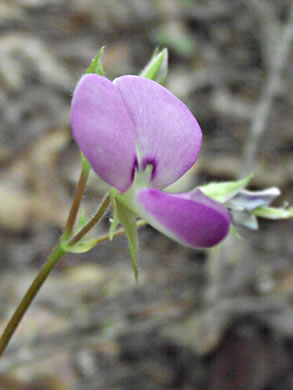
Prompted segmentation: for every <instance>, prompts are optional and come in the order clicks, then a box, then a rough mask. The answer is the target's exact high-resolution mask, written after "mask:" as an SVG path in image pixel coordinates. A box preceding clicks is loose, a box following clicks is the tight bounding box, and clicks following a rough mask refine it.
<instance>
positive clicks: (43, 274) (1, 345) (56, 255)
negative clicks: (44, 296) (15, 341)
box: [0, 244, 65, 356]
mask: <svg viewBox="0 0 293 390" xmlns="http://www.w3.org/2000/svg"><path fill="white" fill-rule="evenodd" d="M64 253H65V252H64V250H63V249H62V247H61V244H58V245H57V247H56V248H55V249H54V251H53V253H52V254H51V256H50V257H49V258H48V260H47V261H46V263H45V264H44V265H43V266H42V268H41V269H40V272H39V273H38V275H37V276H36V278H35V279H34V281H33V282H32V284H31V286H30V287H29V289H28V290H27V292H26V294H25V296H24V297H23V298H22V300H21V301H20V303H19V305H18V307H17V309H16V310H15V312H14V314H13V316H12V317H11V319H10V321H9V322H8V324H7V326H6V328H5V330H4V332H3V334H2V336H1V339H0V356H1V355H2V354H3V352H4V351H5V348H6V347H7V345H8V343H9V341H10V339H11V337H12V336H13V334H14V332H15V331H16V329H17V327H18V325H19V323H20V321H21V320H22V317H23V316H24V314H25V312H26V311H27V309H28V308H29V306H30V305H31V303H32V301H33V299H34V298H35V296H36V295H37V293H38V291H39V290H40V288H41V286H42V285H43V283H44V282H45V280H46V279H47V277H48V275H49V274H50V272H51V271H52V269H53V268H54V267H55V265H56V264H57V263H58V261H59V260H60V259H61V257H62V256H63V255H64Z"/></svg>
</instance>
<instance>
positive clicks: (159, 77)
mask: <svg viewBox="0 0 293 390" xmlns="http://www.w3.org/2000/svg"><path fill="white" fill-rule="evenodd" d="M167 73H168V50H167V49H163V50H161V51H160V52H159V53H158V50H157V49H156V50H155V52H154V54H153V56H152V58H151V60H150V62H149V63H148V64H147V65H146V66H145V67H144V69H143V70H142V71H141V73H140V76H141V77H145V78H147V79H151V80H154V81H156V82H158V83H160V84H162V83H163V82H164V81H165V79H166V77H167Z"/></svg>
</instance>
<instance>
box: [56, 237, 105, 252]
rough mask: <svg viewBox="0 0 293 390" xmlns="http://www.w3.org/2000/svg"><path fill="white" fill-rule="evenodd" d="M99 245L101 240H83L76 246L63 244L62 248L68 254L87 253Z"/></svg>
mask: <svg viewBox="0 0 293 390" xmlns="http://www.w3.org/2000/svg"><path fill="white" fill-rule="evenodd" d="M98 243H99V239H96V238H92V239H90V240H81V241H78V242H77V243H76V244H74V245H70V246H69V245H67V244H66V243H62V248H63V249H64V251H65V252H67V253H85V252H88V251H90V250H91V249H93V248H94V247H95V246H96V245H97V244H98Z"/></svg>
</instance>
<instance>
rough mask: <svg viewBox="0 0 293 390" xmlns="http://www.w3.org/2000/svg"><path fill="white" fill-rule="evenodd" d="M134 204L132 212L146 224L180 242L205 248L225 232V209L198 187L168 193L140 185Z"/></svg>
mask: <svg viewBox="0 0 293 390" xmlns="http://www.w3.org/2000/svg"><path fill="white" fill-rule="evenodd" d="M135 204H136V212H137V213H138V214H139V215H140V216H141V217H142V218H144V219H145V220H146V221H147V222H148V223H149V224H150V225H152V226H153V227H155V228H156V229H158V230H159V231H161V232H162V233H164V234H166V235H167V236H169V237H171V238H172V239H175V240H176V241H178V242H179V243H181V244H183V245H187V246H191V247H195V248H208V247H211V246H214V245H216V244H218V243H219V242H220V241H222V240H223V239H224V238H225V237H226V235H227V234H228V232H229V225H230V222H231V216H230V213H229V211H228V210H227V209H226V208H225V207H223V206H222V205H220V204H219V203H217V202H215V201H214V200H212V199H210V198H208V197H206V196H205V195H204V194H203V193H202V192H201V191H200V190H195V191H193V192H189V193H182V194H170V193H167V192H163V191H160V190H156V189H149V188H142V189H140V190H138V191H137V193H136V203H135Z"/></svg>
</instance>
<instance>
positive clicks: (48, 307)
mask: <svg viewBox="0 0 293 390" xmlns="http://www.w3.org/2000/svg"><path fill="white" fill-rule="evenodd" d="M292 31H293V4H292V1H290V0H282V1H278V2H277V1H274V0H245V1H244V0H234V1H231V0H218V1H216V2H215V1H212V0H206V1H204V0H194V1H192V0H189V1H188V0H185V1H184V0H182V1H175V0H157V1H151V0H125V1H122V0H96V1H95V0H82V1H81V0H79V1H78V0H2V1H0V86H1V88H0V169H1V172H0V248H1V251H0V256H1V274H0V327H1V328H3V327H4V326H5V324H6V322H7V319H8V318H9V316H10V315H11V313H12V312H13V310H14V308H15V307H16V304H17V302H18V301H19V299H20V298H21V297H22V296H23V294H24V292H25V291H26V289H27V287H28V286H29V284H30V282H31V281H32V279H33V277H34V275H35V274H36V273H37V271H38V270H39V268H40V266H41V265H42V264H43V262H44V261H45V259H46V257H47V255H48V254H49V253H50V250H51V249H52V248H53V247H54V245H55V243H56V242H57V240H58V237H59V235H60V233H61V232H62V227H63V226H64V222H65V218H66V215H67V212H68V210H69V207H70V202H71V199H72V196H73V192H74V188H75V183H76V180H77V178H78V175H79V169H80V158H79V152H78V149H77V147H76V145H75V144H74V143H73V141H72V139H71V135H70V123H69V113H70V100H71V94H72V91H73V89H74V86H75V84H76V82H77V81H78V79H79V77H80V76H81V74H82V73H83V72H84V70H85V69H86V68H87V66H88V64H89V61H90V60H91V58H93V57H94V56H95V54H96V52H97V50H98V49H99V48H100V47H101V46H102V45H106V51H105V56H104V68H105V71H106V74H107V77H109V78H110V79H112V78H114V77H116V76H118V75H122V74H137V73H138V72H139V71H140V70H141V68H142V67H143V66H144V65H145V63H146V62H147V61H148V59H149V58H150V56H151V54H152V51H153V49H154V48H155V47H156V46H160V47H164V46H166V47H168V48H169V59H170V61H169V75H168V79H167V84H166V85H167V87H168V88H169V89H170V90H171V91H172V92H173V93H174V94H176V95H177V96H178V97H179V98H180V99H182V100H183V101H184V102H185V103H186V104H187V105H188V106H189V107H190V109H191V110H192V112H193V113H194V114H195V115H196V117H197V119H198V121H199V123H200V124H201V127H202V129H203V132H204V142H203V147H202V151H201V155H200V159H199V161H198V163H197V164H196V166H195V167H194V169H193V170H192V172H191V173H190V174H189V175H187V176H186V177H185V180H184V181H182V182H181V183H180V185H179V187H180V188H179V190H182V191H184V190H186V189H190V188H192V187H193V186H195V185H197V184H202V183H205V182H208V181H211V180H227V179H236V178H237V177H241V176H243V175H244V174H245V173H247V172H254V173H255V177H254V179H253V180H252V183H251V188H254V189H261V188H264V187H268V186H271V185H277V186H279V187H280V189H281V190H282V197H281V198H280V199H279V201H278V203H277V204H279V205H280V204H282V202H284V201H285V200H287V201H289V202H291V203H293V195H292V189H293V153H292V151H293V131H292V123H293V109H292V108H293V99H292V96H293V94H292V87H293V70H292V66H291V64H292V60H293V50H292V41H293V39H292V36H293V32H292ZM104 190H105V188H104V187H103V184H102V183H101V182H100V181H99V180H98V179H97V178H96V177H95V176H94V175H92V176H91V177H90V181H89V185H88V187H87V191H86V196H85V197H84V199H83V203H84V205H85V209H86V210H87V212H88V213H91V212H92V211H93V210H94V209H95V207H96V205H97V202H98V201H99V200H100V198H101V196H102V195H103V192H104ZM109 216H110V215H109ZM108 227H109V222H108V219H107V218H106V219H105V221H104V222H103V223H102V224H101V225H100V226H99V227H98V228H97V231H98V232H104V231H106V230H107V229H108ZM292 228H293V220H288V221H281V222H270V221H260V229H259V231H257V232H252V231H247V230H244V229H243V230H241V234H242V237H243V239H242V240H238V239H236V238H234V237H231V238H229V239H228V240H227V241H226V242H225V243H224V244H223V245H222V246H221V247H219V248H215V249H213V250H210V251H199V250H198V251H197V250H191V249H188V248H184V247H181V246H179V245H177V244H176V243H174V242H172V241H171V240H169V239H167V238H166V237H164V236H162V235H161V234H159V233H158V232H156V231H154V230H153V229H152V228H149V227H147V228H143V229H141V230H140V282H139V284H135V282H134V278H133V273H132V269H131V263H130V260H129V255H128V251H127V242H126V240H125V238H119V239H115V240H114V241H113V242H111V243H105V244H102V245H100V246H99V247H97V248H95V249H94V250H92V251H91V252H89V253H88V254H84V255H74V256H73V255H67V256H66V257H65V258H64V259H63V260H62V261H61V263H60V264H59V265H58V267H57V269H56V270H55V271H54V272H53V274H52V275H51V276H50V277H49V280H48V281H47V282H46V285H45V286H44V288H43V289H42V291H41V292H40V294H39V295H38V297H37V299H36V301H35V302H34V304H33V306H32V307H31V308H30V310H29V312H28V313H27V315H26V316H25V319H24V320H23V322H22V324H21V326H20V328H19V330H18V331H17V333H16V334H15V337H14V338H13V341H12V343H11V344H10V346H9V348H8V349H7V353H6V354H5V356H4V357H3V358H2V359H1V361H0V389H3V390H6V389H7V390H27V389H28V390H65V389H66V390H67V389H77V390H90V389H94V390H96V389H97V390H106V389H111V390H120V389H121V390H122V389H123V390H132V389H133V390H135V389H139V390H158V389H174V390H175V389H184V390H189V389H200V390H218V389H219V390H292V389H293V371H292V366H293V364H292V359H293V350H292V346H293V306H292V302H293V301H292V298H293V258H292V256H293V235H292Z"/></svg>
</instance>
